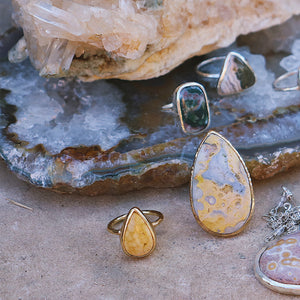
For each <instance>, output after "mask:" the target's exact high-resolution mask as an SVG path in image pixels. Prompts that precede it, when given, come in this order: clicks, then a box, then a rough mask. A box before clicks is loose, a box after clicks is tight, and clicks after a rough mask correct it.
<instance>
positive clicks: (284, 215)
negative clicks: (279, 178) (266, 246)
mask: <svg viewBox="0 0 300 300" xmlns="http://www.w3.org/2000/svg"><path fill="white" fill-rule="evenodd" d="M282 190H283V192H282V196H281V198H280V201H279V203H278V205H277V206H276V207H274V208H272V209H271V210H270V212H269V213H268V214H266V215H264V216H263V219H264V220H265V221H267V223H268V225H267V226H268V227H269V228H271V229H272V230H273V232H272V233H271V235H269V236H267V237H266V238H265V241H266V242H269V241H271V240H273V239H275V238H277V237H279V236H281V235H283V234H289V233H293V232H295V231H297V230H298V225H299V224H300V206H293V205H292V204H291V202H292V201H293V194H292V193H291V192H290V191H289V190H288V189H287V188H286V187H284V186H283V187H282Z"/></svg>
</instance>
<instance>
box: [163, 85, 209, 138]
mask: <svg viewBox="0 0 300 300" xmlns="http://www.w3.org/2000/svg"><path fill="white" fill-rule="evenodd" d="M162 110H163V111H166V112H172V113H176V114H178V116H179V119H180V124H181V128H182V130H183V132H184V133H186V134H199V133H200V132H202V131H204V130H205V129H206V128H207V127H208V126H209V123H210V114H209V105H208V100H207V95H206V91H205V88H204V87H203V86H202V85H201V84H199V83H197V82H187V83H184V84H181V85H180V86H178V87H177V88H176V90H175V91H174V93H173V101H172V103H170V104H167V105H164V106H163V107H162Z"/></svg>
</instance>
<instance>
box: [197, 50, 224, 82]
mask: <svg viewBox="0 0 300 300" xmlns="http://www.w3.org/2000/svg"><path fill="white" fill-rule="evenodd" d="M225 58H226V56H219V57H212V58H209V59H207V60H204V61H202V62H201V63H200V64H199V65H198V66H197V67H196V72H197V73H198V74H199V75H201V76H202V77H207V78H215V79H218V78H219V77H220V73H214V74H211V73H206V72H202V71H200V69H202V68H203V67H204V66H206V65H208V64H211V63H213V62H215V61H218V60H225Z"/></svg>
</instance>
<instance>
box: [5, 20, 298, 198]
mask: <svg viewBox="0 0 300 300" xmlns="http://www.w3.org/2000/svg"><path fill="white" fill-rule="evenodd" d="M299 26H300V17H295V18H294V19H291V20H290V21H289V22H288V23H287V24H285V25H284V24H283V25H281V26H280V27H276V28H275V29H274V30H273V31H274V32H273V31H272V30H271V29H270V30H269V31H268V32H270V31H271V32H273V34H272V35H271V34H269V35H268V36H269V38H266V37H265V36H264V38H263V40H264V41H266V42H265V43H260V44H259V45H257V43H256V42H255V39H254V42H253V43H249V44H247V46H249V47H254V44H255V51H256V53H257V51H258V50H257V49H258V47H259V46H267V44H266V43H267V42H268V44H270V45H272V49H275V51H273V52H270V51H268V55H265V56H264V55H260V54H253V53H251V51H249V49H248V48H247V47H240V46H238V45H237V44H233V45H232V46H231V47H229V48H225V49H221V50H218V51H216V52H215V53H211V54H209V57H219V56H225V55H226V54H227V53H228V52H230V51H236V52H239V53H240V54H242V55H243V56H244V57H247V60H248V61H249V64H250V65H251V66H252V67H253V69H254V70H255V74H256V75H257V78H260V80H257V82H256V84H255V85H254V86H253V87H252V88H251V89H248V90H246V91H245V92H243V93H240V94H238V95H232V96H228V97H224V98H220V96H218V94H217V93H216V87H215V83H214V84H213V86H211V85H210V84H209V83H208V82H207V83H206V82H205V83H203V85H204V87H205V89H206V91H207V93H208V95H209V102H210V103H209V106H210V116H211V122H210V128H211V129H213V130H215V131H217V132H219V133H221V134H222V135H223V136H225V137H226V138H227V139H228V140H229V141H230V142H231V143H232V144H233V145H234V147H235V148H236V149H237V150H238V151H239V153H240V154H241V156H242V157H243V159H244V161H245V162H246V164H247V167H248V170H249V172H250V174H251V176H252V177H253V178H255V179H257V180H261V179H264V178H269V177H271V176H273V175H275V174H277V173H279V172H282V171H286V170H287V169H289V168H290V167H294V166H300V139H299V137H300V98H299V93H298V92H290V93H283V92H276V91H274V90H273V88H272V82H273V81H274V79H275V78H276V77H278V76H279V75H281V74H282V73H283V71H282V68H281V67H279V66H280V62H281V60H282V59H283V58H284V57H288V56H290V55H291V53H292V52H293V55H294V56H295V57H298V56H297V55H299V54H297V49H298V48H297V47H295V45H296V42H297V39H299V37H300V34H299ZM281 28H283V29H281ZM281 31H283V32H284V40H282V45H284V48H282V46H281V44H278V33H280V32H281ZM257 35H258V36H260V33H257V34H256V36H257ZM280 36H282V34H281V35H280ZM11 38H12V39H14V35H13V36H12V37H10V32H7V33H6V34H5V37H4V39H2V40H1V42H4V43H5V45H1V43H0V52H1V53H0V56H1V58H0V59H1V62H0V154H1V157H2V158H3V159H4V160H5V162H6V163H7V165H8V167H9V168H10V169H11V170H12V171H13V172H15V173H16V174H17V175H18V176H19V177H20V178H21V179H23V180H26V181H28V182H30V183H32V184H34V185H35V186H38V187H43V188H47V189H51V190H54V191H58V192H63V193H72V192H77V193H80V194H85V195H97V194H105V193H108V194H115V193H124V192H128V191H132V190H137V189H142V188H145V187H155V188H161V187H174V186H179V185H182V184H185V183H188V182H189V180H190V170H191V166H192V164H193V160H194V156H195V153H196V150H197V148H198V146H199V143H200V141H201V140H202V139H203V137H204V134H203V133H200V134H197V135H189V136H187V135H186V134H184V133H183V132H182V130H181V125H180V123H179V121H178V118H174V116H171V115H168V114H166V113H165V112H162V111H161V109H162V106H163V105H164V104H165V103H168V102H171V101H169V100H170V99H169V98H170V95H171V94H172V92H173V91H174V90H175V89H176V87H178V86H179V85H181V84H182V83H184V82H197V81H199V80H200V78H199V77H198V76H197V74H196V72H195V71H194V70H195V67H196V65H197V64H199V61H201V60H205V59H208V58H209V57H208V56H205V57H199V58H194V59H192V60H189V61H187V62H185V64H183V65H182V66H180V67H179V68H177V69H176V70H174V71H172V72H171V73H169V74H167V75H166V76H163V77H160V78H157V79H152V80H147V81H139V82H137V81H129V82H128V81H127V82H126V81H120V80H102V81H98V82H93V83H87V82H80V81H79V80H77V79H55V78H41V77H39V74H38V72H37V71H36V70H34V68H33V67H32V66H31V65H30V63H29V61H24V62H22V63H19V64H10V63H9V62H8V61H7V58H6V57H7V47H6V44H7V43H8V44H10V41H11ZM0 39H1V37H0ZM268 39H269V40H268ZM294 42H295V43H294ZM244 45H245V44H244ZM276 45H277V47H278V48H275V46H276ZM287 45H288V46H287ZM276 49H280V50H279V51H278V53H277V52H276ZM283 49H288V51H286V52H284V51H283ZM2 54H3V55H2ZM218 70H220V68H218ZM212 71H213V72H214V73H215V71H217V70H215V71H214V70H212ZM291 79H293V78H291ZM262 99H263V101H262Z"/></svg>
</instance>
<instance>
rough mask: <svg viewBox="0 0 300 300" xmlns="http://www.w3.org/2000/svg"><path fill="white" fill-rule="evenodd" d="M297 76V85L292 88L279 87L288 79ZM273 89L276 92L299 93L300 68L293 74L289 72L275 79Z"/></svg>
mask: <svg viewBox="0 0 300 300" xmlns="http://www.w3.org/2000/svg"><path fill="white" fill-rule="evenodd" d="M296 74H297V85H295V86H291V87H281V86H280V85H279V82H281V81H283V80H285V79H287V78H288V77H291V76H294V75H296ZM273 88H274V89H275V90H276V91H283V92H289V91H299V90H300V67H299V68H298V70H295V71H292V72H287V73H285V74H283V75H281V76H279V77H278V78H277V79H275V80H274V82H273Z"/></svg>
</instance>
